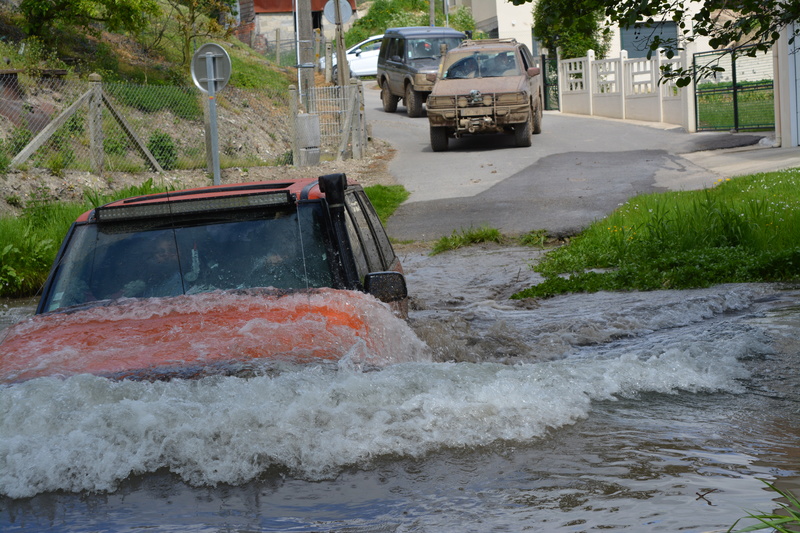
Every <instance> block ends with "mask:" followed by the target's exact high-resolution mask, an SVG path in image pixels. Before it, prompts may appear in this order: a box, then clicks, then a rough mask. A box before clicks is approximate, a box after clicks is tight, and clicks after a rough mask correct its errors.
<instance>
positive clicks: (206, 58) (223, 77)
mask: <svg viewBox="0 0 800 533" xmlns="http://www.w3.org/2000/svg"><path fill="white" fill-rule="evenodd" d="M203 63H205V65H204V64H203ZM191 70H192V80H193V81H194V84H195V85H196V86H197V88H198V89H200V91H202V92H203V93H205V94H208V123H207V125H206V126H207V130H206V138H207V139H208V141H209V143H210V145H211V146H210V149H209V150H208V152H209V153H210V156H211V162H210V166H211V171H212V172H213V174H214V185H219V184H220V169H219V139H218V137H219V135H218V132H217V100H216V96H217V93H218V92H219V91H221V90H222V89H223V88H224V87H225V86H226V85H227V84H228V80H229V79H230V77H231V58H230V56H229V55H228V52H226V51H225V49H224V48H222V47H221V46H220V45H218V44H214V43H208V44H204V45H203V46H201V47H200V48H198V49H197V51H196V52H195V53H194V56H193V57H192V69H191ZM203 74H205V77H203Z"/></svg>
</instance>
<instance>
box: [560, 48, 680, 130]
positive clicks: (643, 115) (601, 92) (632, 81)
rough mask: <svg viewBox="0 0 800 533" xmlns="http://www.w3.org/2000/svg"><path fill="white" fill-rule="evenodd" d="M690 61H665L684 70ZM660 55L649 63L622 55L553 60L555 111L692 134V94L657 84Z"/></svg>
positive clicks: (667, 84) (669, 84) (669, 85)
mask: <svg viewBox="0 0 800 533" xmlns="http://www.w3.org/2000/svg"><path fill="white" fill-rule="evenodd" d="M690 57H691V56H689V55H688V53H687V52H683V53H682V54H681V56H680V57H676V58H675V59H673V60H671V62H672V63H675V64H677V66H683V67H685V68H687V67H688V66H690V65H691V59H687V58H690ZM667 62H668V60H667V59H666V58H665V57H663V56H662V54H654V57H653V58H652V59H643V58H635V59H629V58H628V53H627V52H626V51H625V50H623V51H622V52H621V53H620V56H619V57H617V58H613V59H600V60H597V59H595V54H594V51H593V50H589V52H588V53H587V56H586V57H581V58H576V59H564V60H561V61H559V73H558V74H559V75H558V80H559V82H558V83H559V93H560V106H561V111H562V112H563V113H574V114H578V115H595V116H600V117H607V118H617V119H624V120H641V121H645V122H665V123H668V124H676V125H679V126H683V127H684V129H686V131H692V132H693V131H695V129H696V127H695V118H694V117H695V111H694V106H695V104H694V90H693V88H692V87H691V85H690V86H689V87H685V88H683V89H679V88H678V87H677V86H675V84H674V83H672V82H662V83H659V80H660V77H661V66H662V65H664V64H665V63H667Z"/></svg>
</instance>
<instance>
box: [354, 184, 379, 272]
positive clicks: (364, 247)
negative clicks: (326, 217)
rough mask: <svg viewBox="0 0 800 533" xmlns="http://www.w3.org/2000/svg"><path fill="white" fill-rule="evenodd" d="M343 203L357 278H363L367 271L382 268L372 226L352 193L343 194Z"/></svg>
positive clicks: (376, 270) (377, 270) (375, 270)
mask: <svg viewBox="0 0 800 533" xmlns="http://www.w3.org/2000/svg"><path fill="white" fill-rule="evenodd" d="M345 205H346V206H347V232H348V234H349V237H350V246H351V247H352V250H353V255H355V260H356V267H357V268H358V276H359V278H363V277H364V275H366V274H367V273H369V272H380V271H382V270H384V266H383V261H382V260H381V255H380V251H379V250H378V246H377V243H376V242H375V235H374V233H373V231H372V227H371V226H370V223H369V221H368V220H367V215H366V214H365V212H364V209H363V208H362V206H361V204H360V203H359V201H358V198H356V195H355V194H354V193H348V194H347V195H345Z"/></svg>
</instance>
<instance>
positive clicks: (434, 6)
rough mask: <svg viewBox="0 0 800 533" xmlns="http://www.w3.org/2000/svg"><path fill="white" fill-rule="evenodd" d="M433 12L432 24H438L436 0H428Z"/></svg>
mask: <svg viewBox="0 0 800 533" xmlns="http://www.w3.org/2000/svg"><path fill="white" fill-rule="evenodd" d="M428 5H429V6H430V12H431V15H430V16H431V26H436V0H428Z"/></svg>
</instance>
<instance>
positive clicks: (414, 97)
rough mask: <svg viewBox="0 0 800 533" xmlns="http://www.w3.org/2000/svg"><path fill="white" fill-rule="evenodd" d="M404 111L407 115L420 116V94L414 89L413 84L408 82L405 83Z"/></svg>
mask: <svg viewBox="0 0 800 533" xmlns="http://www.w3.org/2000/svg"><path fill="white" fill-rule="evenodd" d="M405 102H406V112H407V113H408V116H409V117H412V118H414V117H421V116H422V95H421V94H419V93H418V92H417V91H415V90H414V86H413V85H411V84H410V83H409V84H408V85H406V96H405Z"/></svg>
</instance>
